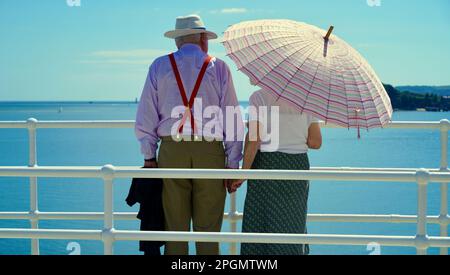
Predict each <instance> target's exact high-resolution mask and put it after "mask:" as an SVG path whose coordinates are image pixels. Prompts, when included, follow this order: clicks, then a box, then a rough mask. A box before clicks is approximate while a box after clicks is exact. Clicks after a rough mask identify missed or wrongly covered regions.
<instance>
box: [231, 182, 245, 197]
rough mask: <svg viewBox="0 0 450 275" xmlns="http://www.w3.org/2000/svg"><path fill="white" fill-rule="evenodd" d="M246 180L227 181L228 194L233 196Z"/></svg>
mask: <svg viewBox="0 0 450 275" xmlns="http://www.w3.org/2000/svg"><path fill="white" fill-rule="evenodd" d="M245 181H246V180H243V179H241V180H228V186H227V189H228V193H230V194H233V193H234V192H236V191H237V190H238V189H239V188H240V187H241V186H242V184H243V183H244V182H245Z"/></svg>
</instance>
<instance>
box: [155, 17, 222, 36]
mask: <svg viewBox="0 0 450 275" xmlns="http://www.w3.org/2000/svg"><path fill="white" fill-rule="evenodd" d="M198 33H206V34H207V35H208V39H216V38H217V34H215V33H214V32H211V31H208V30H206V27H205V24H203V21H202V19H201V18H200V16H198V15H188V16H181V17H177V22H176V24H175V30H173V31H168V32H166V33H165V34H164V36H165V37H167V38H172V39H175V38H177V37H180V36H185V35H190V34H198Z"/></svg>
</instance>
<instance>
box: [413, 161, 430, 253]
mask: <svg viewBox="0 0 450 275" xmlns="http://www.w3.org/2000/svg"><path fill="white" fill-rule="evenodd" d="M429 176H430V173H429V172H428V171H427V170H425V169H421V170H418V171H417V173H416V178H417V185H418V190H417V235H416V249H417V255H426V254H427V250H428V246H429V244H428V236H427V187H428V180H429Z"/></svg>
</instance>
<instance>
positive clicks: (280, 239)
mask: <svg viewBox="0 0 450 275" xmlns="http://www.w3.org/2000/svg"><path fill="white" fill-rule="evenodd" d="M323 126H324V127H330V128H331V127H333V126H331V125H323ZM133 127H134V121H37V120H36V119H29V120H27V121H12V122H6V121H5V122H0V128H16V129H28V133H29V167H0V177H29V178H30V211H29V212H0V219H8V220H10V219H25V220H30V224H31V229H0V238H28V239H31V240H32V244H31V247H32V254H34V255H38V254H39V239H86V240H102V241H103V243H104V252H105V254H113V243H114V242H115V241H122V240H163V241H202V242H230V243H231V245H230V254H236V253H237V246H236V244H237V243H240V242H247V243H252V242H253V243H309V244H328V245H366V244H368V243H370V242H377V243H379V244H380V245H385V246H409V247H416V248H417V253H418V254H426V252H427V248H428V247H440V248H441V249H440V254H442V255H444V254H447V253H448V247H450V238H449V237H448V233H447V232H448V226H449V224H450V216H449V215H448V183H449V182H450V170H449V169H448V131H449V130H450V122H449V121H448V120H442V121H440V122H394V123H391V124H390V125H389V126H388V127H387V128H394V129H434V130H440V133H441V139H440V140H441V167H440V168H439V169H420V170H418V169H392V168H312V170H311V171H273V170H272V171H243V170H201V169H200V170H198V169H195V170H194V169H189V170H183V169H140V168H139V167H114V166H112V165H106V166H103V167H39V166H37V155H36V130H37V129H49V128H53V129H54V128H133ZM186 175H188V177H189V178H230V179H239V178H248V179H280V180H294V179H295V180H298V179H303V180H329V181H361V180H364V181H369V182H412V183H416V184H417V186H418V211H417V215H352V214H345V215H328V214H315V215H314V214H312V215H308V221H312V222H324V221H327V222H377V223H417V234H416V235H415V236H361V235H314V234H308V235H300V234H295V235H292V234H241V233H235V232H236V231H237V226H236V223H237V221H238V220H239V219H241V218H242V213H239V212H238V211H237V209H236V196H235V195H232V196H231V199H230V211H229V213H225V218H226V219H228V220H229V221H230V225H231V226H230V227H231V228H230V229H231V232H233V233H198V232H140V231H123V230H115V229H114V220H131V219H135V218H136V213H114V211H113V181H114V179H115V178H132V177H144V178H145V177H149V178H186ZM39 177H70V178H99V177H100V178H102V179H103V180H104V212H83V213H76V212H71V213H67V212H40V211H39V209H38V192H37V178H39ZM428 183H440V186H441V189H440V192H441V208H440V215H439V216H427V211H426V210H427V186H428ZM102 219H103V220H104V228H103V230H57V229H54V230H43V229H38V224H39V220H102ZM428 223H431V224H439V225H440V237H430V236H428V235H427V228H426V227H427V224H428Z"/></svg>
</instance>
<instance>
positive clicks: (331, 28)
mask: <svg viewBox="0 0 450 275" xmlns="http://www.w3.org/2000/svg"><path fill="white" fill-rule="evenodd" d="M333 30H334V26H330V28H329V29H328V32H327V34H326V35H325V37H324V39H325V40H328V39H330V36H331V33H332V32H333Z"/></svg>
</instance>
